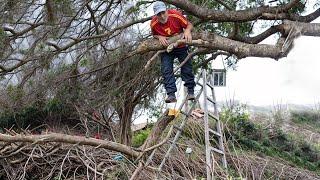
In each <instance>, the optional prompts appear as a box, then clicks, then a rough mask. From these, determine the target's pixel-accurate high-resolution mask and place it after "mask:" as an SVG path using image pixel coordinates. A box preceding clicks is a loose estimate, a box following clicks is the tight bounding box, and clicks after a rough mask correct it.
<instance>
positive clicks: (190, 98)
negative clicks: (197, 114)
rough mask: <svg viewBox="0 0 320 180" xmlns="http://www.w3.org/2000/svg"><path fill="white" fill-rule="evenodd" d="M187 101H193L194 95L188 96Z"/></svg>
mask: <svg viewBox="0 0 320 180" xmlns="http://www.w3.org/2000/svg"><path fill="white" fill-rule="evenodd" d="M187 99H188V100H190V101H194V100H195V99H196V97H195V96H194V94H188V96H187Z"/></svg>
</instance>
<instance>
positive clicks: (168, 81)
mask: <svg viewBox="0 0 320 180" xmlns="http://www.w3.org/2000/svg"><path fill="white" fill-rule="evenodd" d="M173 60H174V57H173V55H172V54H171V53H167V52H164V53H161V73H162V77H163V83H164V87H165V89H166V91H167V94H168V96H175V92H177V87H176V79H175V78H174V74H173Z"/></svg>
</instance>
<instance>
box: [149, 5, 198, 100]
mask: <svg viewBox="0 0 320 180" xmlns="http://www.w3.org/2000/svg"><path fill="white" fill-rule="evenodd" d="M153 10H154V14H155V15H154V16H153V18H152V20H151V24H150V26H151V31H152V34H153V37H154V38H156V39H158V40H159V41H160V43H161V44H162V45H163V46H168V45H169V44H168V41H167V38H168V37H170V36H173V35H177V34H180V33H183V38H185V39H186V41H187V42H191V40H192V36H191V30H192V28H193V25H192V24H191V23H190V22H189V21H188V20H187V19H186V18H185V17H184V16H183V15H182V13H181V12H179V11H177V10H174V9H168V10H167V9H166V5H165V4H164V3H163V2H161V1H157V2H155V4H154V6H153ZM187 56H188V47H187V46H186V45H180V46H178V47H177V48H175V49H173V51H171V52H170V53H168V52H164V53H161V72H162V77H163V79H164V86H165V89H166V91H167V95H168V97H167V98H166V100H165V102H166V103H172V102H176V101H177V99H176V96H175V92H177V87H176V84H175V82H176V80H175V77H174V74H173V61H174V59H175V58H178V60H179V62H180V63H181V62H183V61H184V60H185V58H186V57H187ZM181 77H182V80H183V81H184V86H186V87H187V89H188V96H187V99H188V100H194V99H195V96H194V87H195V85H196V84H195V82H194V74H193V71H192V63H191V59H189V60H188V61H187V62H186V63H185V64H184V65H183V66H182V67H181Z"/></svg>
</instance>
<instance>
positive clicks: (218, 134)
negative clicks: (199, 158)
mask: <svg viewBox="0 0 320 180" xmlns="http://www.w3.org/2000/svg"><path fill="white" fill-rule="evenodd" d="M212 74H213V73H210V74H209V76H211V77H212V78H210V79H209V80H210V81H208V79H207V71H206V70H202V71H201V73H200V75H199V76H198V77H197V78H196V84H197V85H199V86H200V90H199V91H198V92H197V93H196V95H195V100H194V101H193V102H192V103H191V106H190V107H189V108H188V110H187V111H186V112H185V111H183V110H182V109H183V107H184V105H185V104H186V103H187V99H186V97H185V98H184V100H183V103H182V104H181V105H180V106H179V108H178V111H179V112H180V113H181V114H183V115H184V117H183V119H182V121H181V123H180V125H179V126H177V125H173V127H174V128H175V129H176V130H177V131H176V134H175V136H174V138H173V140H171V141H169V143H170V146H169V148H168V150H167V151H166V153H165V155H164V157H163V159H162V161H161V163H160V165H159V166H158V167H157V168H155V169H156V170H157V172H158V173H157V174H158V175H157V176H158V177H159V174H160V172H161V170H162V168H163V166H164V165H165V162H166V160H167V159H168V157H169V156H170V153H171V152H172V150H173V149H174V147H175V146H176V143H177V141H178V140H179V138H180V136H181V133H182V131H183V128H184V126H185V124H186V121H187V119H188V118H189V116H190V114H191V112H192V110H193V109H194V108H195V106H196V104H197V103H198V102H199V99H200V96H201V94H203V98H204V105H203V109H204V126H205V147H206V148H205V149H206V171H207V179H208V180H209V179H212V177H213V165H214V164H213V163H214V157H213V153H218V154H219V156H221V162H222V166H223V167H224V168H227V161H226V155H225V150H224V144H223V133H222V129H221V122H220V121H219V115H218V111H217V104H216V98H215V93H214V87H213V75H212ZM201 77H202V80H203V83H200V78H201ZM207 87H209V88H210V89H211V91H212V98H210V97H208V94H207ZM208 102H211V103H213V107H214V112H213V113H210V112H209V110H208ZM209 117H211V118H213V119H214V120H215V121H216V123H215V124H216V130H214V129H213V128H210V127H209ZM210 137H211V139H212V138H217V139H218V146H217V147H216V148H215V147H213V145H211V142H210ZM156 151H157V149H154V150H153V151H152V153H151V154H150V156H149V157H148V159H147V161H146V163H145V166H148V165H149V164H150V163H151V162H152V159H153V157H154V155H155V153H156Z"/></svg>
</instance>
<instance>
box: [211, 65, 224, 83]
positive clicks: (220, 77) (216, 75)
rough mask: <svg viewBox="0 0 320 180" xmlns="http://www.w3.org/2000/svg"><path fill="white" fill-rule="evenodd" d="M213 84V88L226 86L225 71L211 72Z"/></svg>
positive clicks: (215, 70)
mask: <svg viewBox="0 0 320 180" xmlns="http://www.w3.org/2000/svg"><path fill="white" fill-rule="evenodd" d="M213 83H214V86H226V70H225V69H214V70H213Z"/></svg>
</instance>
